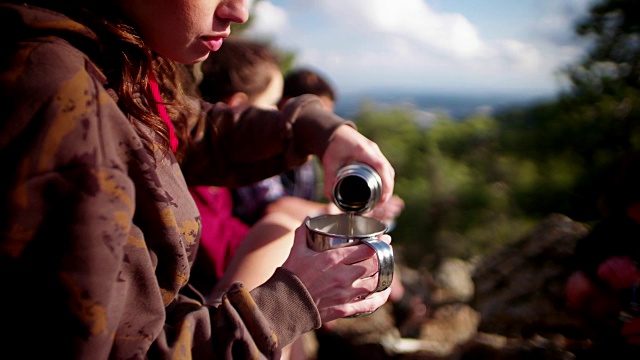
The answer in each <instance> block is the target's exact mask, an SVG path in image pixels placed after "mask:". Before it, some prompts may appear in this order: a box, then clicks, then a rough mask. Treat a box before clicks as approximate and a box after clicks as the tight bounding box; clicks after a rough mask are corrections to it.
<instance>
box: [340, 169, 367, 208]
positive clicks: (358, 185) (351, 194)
mask: <svg viewBox="0 0 640 360" xmlns="http://www.w3.org/2000/svg"><path fill="white" fill-rule="evenodd" d="M338 186H339V187H338V198H339V199H338V200H339V201H340V203H341V204H342V206H343V207H344V208H345V209H346V210H349V212H352V211H355V212H357V211H359V210H361V209H363V208H364V207H366V206H367V203H368V202H369V200H370V199H371V189H369V184H368V183H367V182H366V181H365V179H363V178H361V177H358V176H348V177H346V178H344V179H342V180H341V181H340V184H338Z"/></svg>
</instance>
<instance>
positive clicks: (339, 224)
mask: <svg viewBox="0 0 640 360" xmlns="http://www.w3.org/2000/svg"><path fill="white" fill-rule="evenodd" d="M351 221H352V223H351ZM306 226H307V228H308V229H309V231H310V233H311V236H310V238H309V241H308V244H309V247H310V248H311V249H313V250H315V251H325V250H328V249H333V248H339V247H344V246H352V245H357V244H360V243H362V244H366V245H367V246H369V247H371V248H372V249H373V250H374V251H375V252H376V256H377V257H378V287H377V288H376V290H375V291H383V290H385V289H387V288H388V287H389V286H391V281H392V280H393V268H394V260H393V249H392V248H391V246H390V245H389V244H387V243H385V242H384V241H381V240H379V239H378V238H377V236H378V235H381V234H384V233H385V232H386V231H387V225H386V224H385V223H384V222H382V221H380V220H378V219H374V218H370V217H364V216H359V215H353V216H350V215H349V214H338V215H321V216H317V217H313V218H308V219H307V221H306Z"/></svg>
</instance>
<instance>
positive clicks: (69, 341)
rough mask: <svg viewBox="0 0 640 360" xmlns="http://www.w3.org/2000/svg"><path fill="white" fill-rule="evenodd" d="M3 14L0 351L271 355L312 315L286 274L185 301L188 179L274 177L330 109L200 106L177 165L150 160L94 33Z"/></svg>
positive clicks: (191, 237) (329, 119)
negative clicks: (191, 140) (216, 296)
mask: <svg viewBox="0 0 640 360" xmlns="http://www.w3.org/2000/svg"><path fill="white" fill-rule="evenodd" d="M0 22H2V23H3V24H4V27H3V28H4V29H5V30H4V31H7V30H6V29H10V30H9V31H10V32H11V33H6V34H3V35H2V37H3V39H2V40H0V43H1V44H2V49H1V52H0V104H1V106H0V114H1V115H0V166H1V168H2V175H0V179H1V180H0V186H1V187H0V194H1V197H2V198H1V199H0V207H1V208H0V299H1V300H0V324H1V326H2V328H3V334H4V335H0V358H7V359H10V358H20V359H28V358H49V357H51V358H59V359H72V358H83V359H107V358H113V359H141V358H163V359H169V358H171V359H188V358H191V357H193V358H222V357H226V358H231V357H238V356H240V355H239V354H243V355H242V357H245V356H250V357H252V358H263V357H267V358H270V357H277V356H278V355H279V351H280V350H279V349H280V348H281V347H282V346H283V345H285V344H287V343H289V342H291V341H292V339H293V338H294V337H296V336H297V335H299V334H301V333H303V332H306V331H309V330H312V329H314V328H317V327H318V326H319V325H320V318H319V314H318V311H317V309H316V308H315V305H314V302H313V300H312V299H311V297H310V296H309V294H308V292H307V291H306V289H305V287H304V286H303V284H302V283H301V282H300V281H299V279H298V278H297V277H296V276H295V275H293V274H292V273H290V272H288V271H287V270H285V269H278V270H277V271H276V273H275V275H274V276H273V277H272V278H271V279H270V280H269V281H268V282H267V283H265V284H264V285H263V286H261V287H259V288H257V289H255V290H253V291H251V292H250V293H249V292H248V291H246V290H245V289H243V288H242V286H241V285H236V286H235V287H232V289H230V291H229V292H228V296H227V298H226V300H225V301H224V302H223V303H222V304H221V305H216V306H213V305H207V304H204V305H203V302H202V299H200V298H198V297H197V296H190V297H188V296H187V295H185V294H186V292H185V290H187V289H188V285H187V283H188V280H189V271H190V266H191V262H192V260H193V258H194V251H195V250H196V248H197V244H198V241H199V236H200V226H201V224H200V218H199V214H198V211H197V208H196V207H195V205H194V203H193V201H192V198H191V196H190V195H189V192H188V190H187V182H186V181H185V178H186V179H189V181H192V182H193V183H194V184H195V183H198V182H200V183H207V184H217V185H230V184H239V183H248V182H250V181H254V180H256V179H259V178H263V177H265V176H269V175H272V174H274V173H276V172H279V171H282V170H283V169H285V168H286V167H288V166H292V165H297V164H300V163H302V162H303V161H304V160H305V159H306V155H307V154H309V153H315V154H322V152H323V151H324V147H325V146H326V143H327V142H328V139H329V137H330V135H331V133H332V132H333V130H334V129H335V127H337V126H339V124H341V122H342V120H341V119H339V118H337V117H335V116H333V115H330V114H326V113H323V112H322V111H321V110H320V109H321V108H322V105H321V103H320V102H319V100H317V99H316V98H312V97H306V98H304V97H303V98H299V99H297V101H294V102H292V103H291V104H290V105H289V107H288V109H287V110H285V111H284V112H283V114H280V113H277V112H272V113H269V115H266V114H265V113H259V111H258V110H252V109H246V110H244V111H239V110H231V109H228V108H224V107H220V106H217V107H213V106H211V105H207V104H203V105H202V117H201V118H200V119H199V123H197V124H196V123H194V124H193V125H194V129H197V130H198V133H199V134H201V135H203V136H202V138H201V140H200V141H199V142H198V143H197V145H196V146H195V147H193V148H192V149H191V150H190V151H188V153H187V155H186V161H185V162H184V166H183V167H180V166H179V165H178V163H177V162H176V160H175V158H174V157H173V154H169V155H168V156H166V157H163V156H161V155H160V154H156V155H157V156H156V158H155V161H154V159H152V158H151V156H150V155H149V154H148V153H147V152H145V150H144V149H143V147H142V142H141V139H140V137H139V135H138V134H137V133H136V132H135V131H134V128H133V126H132V124H131V123H130V121H129V120H128V119H127V118H126V117H125V115H124V114H123V113H122V112H121V110H120V109H119V108H118V106H117V103H116V99H115V98H114V92H113V91H110V90H109V85H108V84H107V83H106V81H105V77H104V75H103V74H102V72H101V70H100V69H99V68H98V67H97V66H96V65H95V64H94V62H93V61H92V60H91V59H90V58H89V57H88V56H87V55H86V54H87V53H88V52H86V51H83V47H84V46H95V45H96V44H95V43H96V42H97V41H98V40H97V38H96V36H95V35H94V33H92V32H91V31H90V30H89V29H87V28H85V27H83V26H81V25H80V24H78V23H75V22H73V21H71V20H69V19H68V18H66V17H63V16H61V15H59V14H56V13H54V12H51V11H48V10H43V9H38V8H34V7H29V6H24V5H7V4H0ZM16 39H19V40H20V41H19V42H15V40H16ZM321 114H322V115H321ZM257 117H260V118H259V119H258V120H257V121H256V120H254V119H255V118H257ZM312 118H315V119H316V120H312ZM318 119H320V120H318ZM214 129H215V130H214ZM194 131H195V130H194ZM183 173H184V175H183ZM232 349H233V353H232ZM212 353H215V354H216V355H215V356H213V355H212ZM43 355H44V356H43ZM14 356H17V357H14Z"/></svg>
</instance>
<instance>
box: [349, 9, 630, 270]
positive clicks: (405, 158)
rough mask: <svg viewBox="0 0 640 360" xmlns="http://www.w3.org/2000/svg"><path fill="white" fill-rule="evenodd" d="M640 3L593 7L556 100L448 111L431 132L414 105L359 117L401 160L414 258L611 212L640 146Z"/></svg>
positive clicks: (397, 162)
mask: <svg viewBox="0 0 640 360" xmlns="http://www.w3.org/2000/svg"><path fill="white" fill-rule="evenodd" d="M636 3H637V1H636V0H605V1H600V2H598V3H597V4H595V5H593V6H592V8H591V11H590V14H589V16H587V17H586V18H584V19H583V20H582V21H581V22H580V23H579V24H577V25H576V34H577V35H579V36H582V37H584V38H586V39H588V40H589V41H591V45H592V46H591V47H590V50H589V52H588V53H587V55H586V56H585V57H584V59H582V60H580V61H579V62H577V63H576V64H573V65H571V66H568V67H567V68H565V69H561V70H562V71H563V72H564V73H565V74H566V75H567V77H568V78H569V79H570V81H571V84H572V86H571V89H570V90H568V91H566V92H565V93H562V94H560V95H559V96H558V98H557V99H555V100H553V101H549V102H546V103H540V104H535V105H532V106H530V107H526V108H519V109H512V110H510V111H508V112H504V113H500V114H497V115H495V116H492V117H488V116H486V115H474V116H470V117H468V118H466V119H463V120H455V119H451V118H448V117H447V116H446V115H438V116H437V119H436V120H435V121H434V122H433V123H432V124H431V125H429V126H428V127H420V126H419V125H418V124H417V122H416V121H415V120H414V119H415V118H416V115H415V111H414V109H411V108H403V107H396V108H384V109H382V108H376V106H375V105H374V104H364V105H362V107H361V110H360V112H359V113H358V114H357V115H356V116H355V117H354V119H353V120H354V122H355V123H356V124H357V126H358V129H359V130H360V131H361V132H362V133H363V134H365V135H366V136H367V137H369V138H370V139H372V140H374V141H375V142H377V143H378V145H379V146H380V148H381V149H382V151H383V152H384V153H385V154H386V155H387V157H388V158H389V160H390V161H391V162H392V163H393V164H394V167H395V169H396V187H395V189H396V193H397V194H398V195H400V196H401V197H402V198H403V199H404V200H405V202H406V208H405V210H404V212H403V213H402V215H401V216H400V218H399V219H398V226H397V227H396V228H395V229H394V230H393V233H392V235H393V239H394V240H393V241H394V243H396V244H400V245H401V246H402V248H403V249H404V253H403V254H404V255H403V257H404V258H405V259H406V261H407V262H408V263H409V264H412V265H417V264H420V263H422V262H423V261H424V260H425V256H427V257H434V258H436V259H437V258H439V257H446V256H456V257H461V258H471V257H473V256H476V255H482V254H486V253H488V252H491V251H493V250H496V249H498V248H499V247H501V246H502V245H504V244H507V243H510V242H513V241H516V240H517V239H519V238H521V237H522V236H524V235H525V234H527V233H528V232H529V231H530V230H531V229H532V227H533V226H535V225H536V224H537V223H538V222H539V221H540V220H541V219H543V218H545V217H547V216H548V215H550V214H551V213H563V214H565V215H567V216H570V217H571V218H573V219H574V220H577V221H582V222H585V223H593V222H595V221H597V220H598V219H599V218H600V217H601V216H602V212H601V208H600V207H599V204H600V199H601V198H602V196H603V194H605V193H606V192H607V191H609V190H610V189H611V188H612V186H613V185H612V181H613V179H614V177H615V175H616V174H617V171H618V169H619V167H620V161H621V160H622V159H623V157H624V156H625V155H627V154H628V153H630V152H633V151H637V150H640V131H639V130H640V12H638V11H636V10H635V8H636V6H635V5H637V4H636ZM639 186H640V184H639Z"/></svg>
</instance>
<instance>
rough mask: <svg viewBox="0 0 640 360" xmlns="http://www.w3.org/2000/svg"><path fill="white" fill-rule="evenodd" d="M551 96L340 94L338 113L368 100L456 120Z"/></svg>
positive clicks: (353, 109) (348, 114) (346, 112)
mask: <svg viewBox="0 0 640 360" xmlns="http://www.w3.org/2000/svg"><path fill="white" fill-rule="evenodd" d="M550 98H551V96H546V97H545V96H535V95H519V94H499V95H498V94H435V93H419V92H407V91H399V92H390V91H370V92H367V93H345V94H339V99H338V102H337V103H336V113H337V114H338V115H340V116H343V117H346V118H350V117H353V116H354V115H355V114H357V112H358V111H359V110H360V108H361V106H362V104H363V103H365V102H372V103H374V104H376V106H379V107H381V108H385V107H389V106H407V107H410V108H414V109H415V110H419V111H424V112H430V113H446V114H448V115H449V116H451V117H452V118H454V119H463V118H465V117H467V116H469V115H471V114H473V113H475V112H477V111H482V112H488V113H490V114H495V113H497V112H500V111H502V110H505V109H508V108H511V107H515V106H526V105H531V104H533V103H536V102H540V101H544V100H548V99H550Z"/></svg>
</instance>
